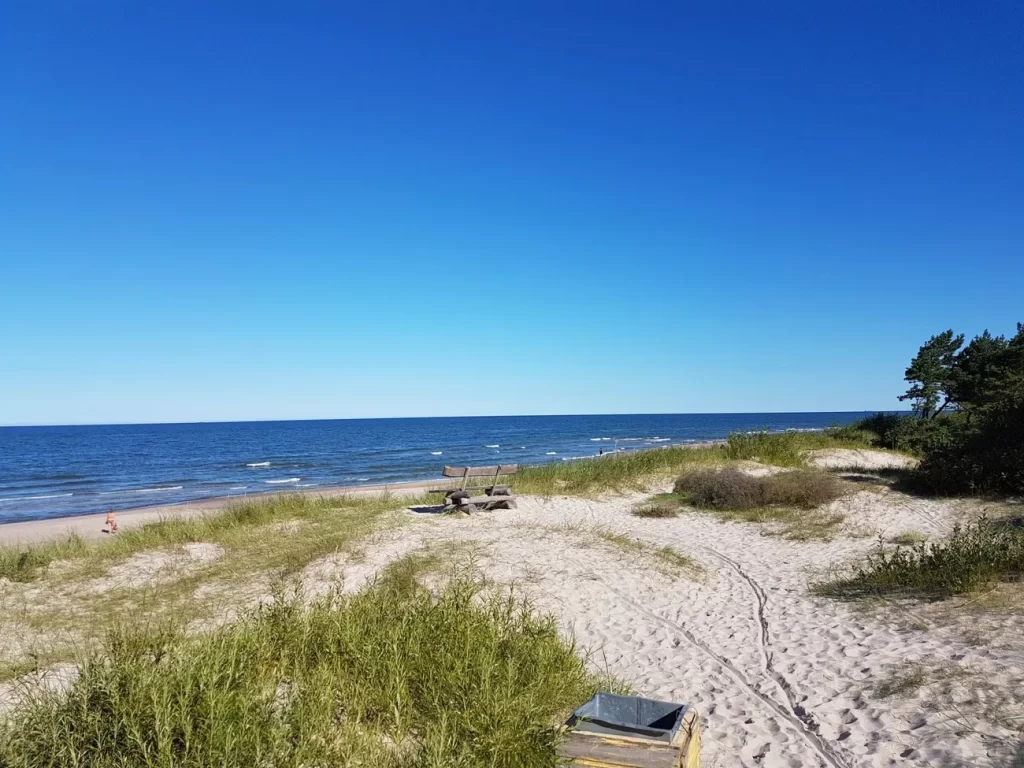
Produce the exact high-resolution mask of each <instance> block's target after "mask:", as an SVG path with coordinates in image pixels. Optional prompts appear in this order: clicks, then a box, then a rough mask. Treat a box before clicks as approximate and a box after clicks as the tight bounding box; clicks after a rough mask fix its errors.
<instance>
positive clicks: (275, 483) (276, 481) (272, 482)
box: [263, 477, 302, 485]
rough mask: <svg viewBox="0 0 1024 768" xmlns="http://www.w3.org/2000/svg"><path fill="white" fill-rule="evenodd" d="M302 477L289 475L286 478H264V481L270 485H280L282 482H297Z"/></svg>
mask: <svg viewBox="0 0 1024 768" xmlns="http://www.w3.org/2000/svg"><path fill="white" fill-rule="evenodd" d="M301 479H302V478H301V477H289V478H287V479H285V480H264V481H263V482H264V483H267V484H269V485H280V484H281V483H297V482H299V481H300V480H301Z"/></svg>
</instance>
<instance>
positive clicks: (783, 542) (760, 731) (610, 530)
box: [0, 451, 1024, 768]
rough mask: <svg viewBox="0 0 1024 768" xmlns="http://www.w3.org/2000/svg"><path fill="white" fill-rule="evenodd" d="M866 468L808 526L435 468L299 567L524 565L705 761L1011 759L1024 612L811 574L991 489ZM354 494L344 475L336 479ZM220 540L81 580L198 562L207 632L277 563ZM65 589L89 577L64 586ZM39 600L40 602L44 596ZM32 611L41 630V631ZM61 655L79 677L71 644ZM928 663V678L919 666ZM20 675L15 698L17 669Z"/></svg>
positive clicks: (876, 464) (145, 574) (525, 583)
mask: <svg viewBox="0 0 1024 768" xmlns="http://www.w3.org/2000/svg"><path fill="white" fill-rule="evenodd" d="M906 461H907V460H906V459H904V458H902V457H899V456H895V455H893V454H888V453H883V452H878V451H825V452H819V453H818V454H817V455H816V456H814V458H813V460H812V463H813V464H814V465H815V466H819V467H833V468H835V467H843V468H844V471H847V472H851V473H852V472H855V470H857V471H860V472H862V473H863V477H870V476H871V474H870V473H871V472H872V471H879V470H882V469H885V468H890V467H899V466H903V465H905V462H906ZM742 467H743V468H744V471H745V472H748V473H750V474H751V475H754V476H764V475H770V474H773V473H778V472H781V471H785V470H783V469H780V468H777V467H769V466H765V465H760V464H757V463H756V462H746V463H744V464H742ZM850 477H853V478H855V477H856V475H855V474H851V475H850ZM850 482H851V487H850V491H849V492H848V493H846V494H845V495H843V496H842V497H841V498H840V499H838V500H836V501H834V502H831V503H830V504H829V505H828V507H827V508H826V509H824V510H822V513H827V514H830V515H833V516H836V517H839V518H841V519H842V523H841V525H840V526H839V527H838V528H837V530H836V531H835V533H834V535H833V536H831V537H830V538H828V539H825V540H796V539H793V538H789V537H787V536H784V535H779V531H778V530H775V529H773V528H772V526H771V525H770V524H752V523H744V522H727V521H722V520H721V519H719V518H718V517H716V516H714V515H709V514H707V513H703V512H698V511H696V510H689V511H685V512H684V513H682V514H680V515H678V516H677V517H671V518H664V519H645V518H639V517H637V516H635V515H634V514H632V512H633V510H634V509H635V508H636V507H637V505H639V504H641V503H643V502H644V500H645V499H648V498H650V497H651V496H652V494H657V493H660V492H664V491H666V490H668V489H669V484H668V483H667V482H665V481H662V482H660V483H655V484H654V485H651V486H650V487H647V488H645V489H644V490H643V491H639V490H629V491H623V492H617V493H605V494H600V495H598V496H597V497H593V498H587V497H579V496H559V495H542V496H530V495H522V496H520V497H519V500H518V507H517V508H516V509H511V510H495V511H492V512H482V513H477V514H473V515H469V516H459V515H440V514H438V511H439V508H438V507H437V506H436V505H435V504H434V503H428V502H424V501H423V498H424V497H423V496H422V495H421V494H422V492H423V491H424V490H425V489H426V488H428V487H430V486H432V485H434V486H436V485H437V484H436V483H430V484H423V483H419V484H412V485H407V486H397V487H396V486H389V487H388V489H387V490H388V491H389V492H392V493H397V494H405V495H417V501H416V503H415V504H414V505H413V506H411V507H405V508H401V509H399V510H398V511H397V512H396V513H395V517H392V518H383V519H385V520H386V521H387V523H386V524H383V525H379V526H377V527H376V528H375V529H374V531H373V532H372V533H371V534H370V535H369V536H368V537H367V538H366V539H365V540H364V541H362V543H361V544H360V545H359V546H358V547H357V548H355V549H345V550H339V551H336V552H331V553H329V554H326V555H323V556H320V557H318V558H316V559H314V560H312V561H310V562H308V563H307V564H306V565H304V566H303V567H302V568H301V570H300V571H298V572H297V574H296V579H297V584H296V586H295V591H296V593H297V594H302V595H303V596H304V599H312V598H314V597H316V596H317V595H323V594H328V593H330V592H331V591H332V590H336V589H339V588H340V589H343V590H345V591H350V592H351V591H356V590H359V589H361V588H363V587H364V586H366V585H368V584H370V583H372V582H373V581H374V579H375V578H377V577H378V576H379V575H380V574H381V573H382V572H383V571H384V570H385V569H386V568H387V567H388V566H389V565H390V564H393V563H396V562H399V561H401V560H402V559H403V558H408V557H411V556H421V555H423V554H424V553H433V554H434V555H440V557H441V560H442V562H443V563H444V567H442V568H441V569H440V570H438V571H437V572H433V573H430V574H427V575H426V576H424V579H425V582H424V583H425V584H426V585H427V586H430V587H431V588H437V586H438V585H439V584H440V583H442V582H443V581H444V580H445V579H446V578H449V577H450V575H451V569H455V570H459V569H462V570H471V571H472V572H474V573H476V574H478V575H479V577H480V578H483V579H485V580H487V582H488V583H491V584H493V585H514V589H515V590H516V591H517V593H518V594H520V595H525V596H526V597H527V598H528V600H529V601H530V602H531V604H532V605H533V606H534V608H535V609H536V610H537V611H539V612H543V613H549V614H551V615H553V616H555V617H556V619H557V622H558V625H559V627H560V628H561V632H562V633H563V634H564V636H566V637H571V638H573V639H574V640H575V642H576V643H577V645H578V647H579V649H580V651H581V652H582V653H584V654H585V655H586V659H587V664H588V665H589V666H590V667H591V668H592V669H593V670H594V671H596V672H599V673H601V674H607V675H610V676H612V677H613V678H615V679H617V680H620V681H622V682H623V683H625V684H626V685H628V686H629V687H630V688H631V689H633V690H634V691H636V692H638V693H639V694H640V695H643V696H646V697H651V698H658V699H667V700H672V701H677V702H682V703H687V704H690V705H692V706H694V707H695V708H696V709H697V710H698V712H699V713H700V716H701V719H702V723H703V745H704V746H703V761H702V765H703V766H705V768H715V767H721V768H724V766H734V765H742V766H750V767H751V768H756V767H761V768H789V767H790V766H819V765H820V766H825V767H826V768H841V767H845V766H850V767H851V768H852V767H853V766H865V767H868V766H870V767H876V766H879V767H880V766H897V765H898V766H930V765H936V764H942V765H949V766H984V765H992V766H997V765H1009V763H1004V762H1000V761H1001V760H1003V758H1004V757H1005V754H1006V753H1005V750H1006V749H1010V747H1008V746H1007V745H1012V744H1013V743H1014V739H1015V738H1016V736H1015V733H1014V731H1013V730H1012V728H1010V727H1008V726H1007V721H1006V720H1005V719H1004V718H1005V715H1006V714H1007V713H1014V712H1019V710H1020V707H1021V706H1022V705H1024V702H1022V701H1021V695H1022V691H1024V640H1022V638H1024V615H1022V614H1021V612H1020V611H1015V610H1006V609H1005V607H1004V608H992V607H991V606H989V605H986V604H985V603H979V602H974V603H973V604H972V603H971V602H970V601H966V600H960V601H952V602H947V603H945V604H936V605H929V604H915V605H913V606H910V605H902V604H898V603H896V602H891V601H877V602H875V603H873V604H871V605H869V606H864V605H857V604H854V603H848V602H843V601H838V600H833V599H828V598H823V597H817V596H814V595H813V594H812V592H811V590H810V584H811V583H813V581H814V580H815V579H816V578H820V577H822V576H823V575H824V574H826V573H827V572H828V571H829V570H830V569H834V568H836V567H838V566H841V565H842V564H844V563H847V562H849V561H851V560H855V559H857V558H860V557H863V556H864V555H865V554H866V553H868V552H869V551H871V550H872V549H873V548H874V547H875V546H877V543H878V541H879V540H889V539H892V538H893V537H894V536H897V535H898V534H903V535H905V534H906V532H908V531H912V532H915V533H916V534H917V535H920V536H922V537H927V538H929V539H938V538H941V537H944V536H946V535H948V534H949V532H950V531H951V530H952V529H953V527H954V526H955V525H957V524H960V523H962V522H963V521H964V520H966V519H969V518H971V517H973V516H977V515H979V514H982V513H983V512H984V511H985V506H984V505H983V504H981V503H980V502H973V501H972V502H957V501H949V500H926V499H921V498H916V497H911V496H907V495H905V494H903V493H900V492H898V491H895V490H892V489H890V488H888V487H887V486H885V485H884V484H869V483H866V482H865V483H864V484H863V485H859V486H858V485H856V483H855V481H854V480H851V481H850ZM380 490H381V489H365V488H363V489H359V491H358V492H359V493H362V494H367V495H370V494H373V493H379V492H380ZM319 493H320V494H323V493H324V492H323V491H320V492H319ZM332 493H333V491H332ZM352 493H353V489H337V495H338V497H340V496H342V495H344V494H352ZM223 503H224V502H223V501H216V502H209V503H208V504H194V505H186V506H184V507H173V508H157V509H149V510H143V511H139V512H134V513H129V514H124V515H122V516H121V518H120V519H121V520H122V521H123V522H124V524H125V525H126V526H132V525H138V524H140V523H142V522H145V521H147V520H153V519H158V518H164V519H166V518H167V517H168V516H173V515H177V516H188V515H196V514H210V513H215V512H216V511H217V510H218V509H219V508H220V505H222V504H223ZM399 506H400V504H399ZM100 523H101V520H99V519H96V518H90V519H88V520H82V519H78V520H74V521H67V520H65V521H42V522H39V523H36V524H34V525H36V526H37V527H35V528H18V529H17V530H18V537H20V538H21V540H27V538H28V537H29V536H37V537H40V538H43V537H46V536H53V535H56V534H58V533H60V532H61V531H62V530H67V528H66V526H68V525H75V526H78V525H81V526H83V527H82V529H81V530H83V531H86V532H88V533H89V535H91V534H92V531H93V528H95V527H97V526H99V525H100ZM18 525H19V526H26V525H29V524H18ZM304 525H306V523H304V522H303V521H302V520H299V519H296V520H294V521H285V522H284V523H277V524H275V528H274V530H275V531H277V534H276V535H277V536H278V537H279V539H280V540H281V541H282V542H284V541H285V540H287V539H288V537H291V536H299V535H302V532H303V526H304ZM61 526H65V528H61ZM11 530H12V526H4V527H3V528H0V535H2V536H3V537H4V539H5V540H7V541H10V540H11V539H12V535H11V534H10V533H9V531H11ZM221 557H223V549H221V548H220V547H219V546H217V545H213V544H209V545H204V544H189V545H186V546H185V548H184V549H183V550H180V551H179V553H178V554H174V555H172V554H170V553H169V551H166V550H165V551H164V552H163V553H162V554H161V553H158V552H150V553H140V554H139V555H135V556H133V558H132V559H131V560H130V561H129V563H130V566H131V567H130V570H128V571H125V570H124V568H123V566H116V567H115V568H112V569H111V570H110V572H109V573H107V574H106V575H101V576H99V577H93V578H91V580H89V581H87V582H83V583H81V584H78V585H76V586H75V589H77V590H79V592H77V593H76V594H85V593H89V594H97V593H102V594H103V595H105V596H107V597H108V598H109V597H113V596H114V595H115V594H117V593H118V592H122V593H123V594H124V595H125V597H128V596H129V595H131V594H133V593H134V592H133V590H144V589H145V588H146V587H150V586H151V587H153V588H154V590H155V593H154V594H159V592H160V590H163V589H166V588H167V587H166V586H165V585H168V584H171V583H173V582H174V580H175V579H179V580H180V579H192V580H196V579H198V581H191V582H189V583H196V584H198V586H195V587H194V588H190V589H191V590H192V591H191V593H190V598H189V599H190V600H192V601H199V602H201V603H205V604H206V612H205V615H206V618H205V619H204V620H203V621H201V622H198V623H195V628H196V631H206V630H208V629H209V628H212V627H216V626H222V625H223V624H225V623H228V622H231V621H233V620H234V619H235V618H236V617H237V616H238V615H239V613H240V612H242V611H244V610H246V609H248V608H251V607H253V606H257V605H260V604H261V603H262V602H265V601H266V600H268V599H269V596H270V595H271V594H272V593H273V592H274V579H273V578H272V576H271V575H270V574H262V575H255V576H254V577H251V578H247V579H246V580H245V581H244V582H237V581H230V580H222V579H220V578H216V579H215V578H213V577H210V578H209V579H206V580H204V579H203V578H202V574H203V573H204V572H205V571H204V568H208V567H211V565H214V564H216V562H217V560H218V558H221ZM175 558H176V559H175ZM118 568H121V570H118ZM27 589H28V593H27V595H26V591H25V588H24V587H23V585H17V584H7V585H4V586H0V595H2V597H3V599H4V601H5V604H6V605H8V606H10V605H13V604H15V603H17V602H18V601H19V600H21V599H26V597H28V599H32V600H37V601H38V600H40V599H42V598H43V597H44V596H45V595H44V593H43V592H41V591H40V590H41V589H42V588H41V587H39V586H30V587H28V588H27ZM62 594H63V595H64V596H65V597H67V596H68V595H70V594H72V593H71V592H69V591H67V589H66V588H64V592H63V593H62ZM21 610H22V611H25V612H27V613H23V615H28V614H30V613H31V610H32V609H31V607H25V606H22V609H21ZM18 626H21V627H22V628H23V629H24V628H25V626H26V623H25V622H24V621H22V622H17V621H16V622H15V623H14V624H13V625H12V624H10V623H8V625H7V626H5V627H4V633H5V636H6V637H8V639H9V640H13V641H14V643H13V647H17V646H18V643H19V639H18V637H17V628H18ZM26 632H27V633H26V634H25V636H24V637H23V639H22V640H21V643H22V646H23V647H29V646H30V645H32V643H33V642H36V643H38V642H40V640H41V639H44V638H41V636H40V635H39V634H38V632H35V631H32V632H28V631H27V630H26ZM51 670H52V675H53V679H54V680H57V681H60V680H65V682H62V683H59V684H66V676H67V675H68V674H69V671H68V667H67V666H66V665H56V666H54V667H52V668H51ZM910 672H912V673H913V675H912V677H913V680H912V684H911V683H907V682H905V678H906V677H907V675H908V673H910ZM71 674H72V677H73V672H71ZM62 676H63V677H62ZM44 677H45V675H44ZM6 695H7V700H8V706H11V705H12V704H11V700H12V697H13V694H12V692H11V690H10V689H8V691H7V694H6Z"/></svg>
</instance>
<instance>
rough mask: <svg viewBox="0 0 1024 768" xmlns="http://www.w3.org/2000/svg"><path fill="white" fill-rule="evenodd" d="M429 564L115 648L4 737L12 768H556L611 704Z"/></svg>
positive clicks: (124, 635) (508, 609)
mask: <svg viewBox="0 0 1024 768" xmlns="http://www.w3.org/2000/svg"><path fill="white" fill-rule="evenodd" d="M422 567H424V562H423V561H408V562H406V563H404V564H393V565H392V566H391V568H389V569H388V570H387V571H386V572H385V573H384V574H383V575H382V577H381V578H380V579H379V580H378V581H377V583H376V584H374V585H373V586H371V587H369V588H367V589H365V590H363V591H361V592H359V593H357V594H355V595H340V594H334V595H330V596H328V597H324V598H319V599H316V600H314V601H312V602H311V603H309V604H303V603H302V602H301V601H299V600H286V599H284V598H278V599H277V600H276V601H275V602H274V603H273V604H270V605H267V606H264V607H262V608H260V609H258V610H256V611H253V612H252V613H250V614H248V615H246V616H245V617H243V618H242V619H240V620H239V621H237V622H236V623H234V624H231V625H229V626H225V627H222V628H221V629H218V630H216V631H213V632H209V633H205V634H189V633H187V632H186V631H185V629H184V627H183V626H182V625H181V624H180V623H168V624H166V625H164V626H154V627H150V628H143V629H140V628H138V627H134V626H131V627H124V626H122V627H119V628H117V629H115V630H112V631H111V632H110V633H109V634H108V636H107V638H106V641H105V643H104V645H103V647H102V649H100V650H98V651H96V652H95V653H93V654H91V655H90V656H88V657H87V658H84V659H82V660H81V661H80V665H79V666H80V674H79V676H78V677H77V679H76V680H75V681H74V682H73V684H71V685H70V687H69V688H67V690H62V691H59V692H55V693H49V694H48V693H45V692H38V693H37V694H36V695H34V696H31V697H29V698H28V699H26V701H25V702H24V703H23V704H22V705H21V706H19V708H18V709H17V710H16V711H14V712H13V713H12V715H11V718H10V719H9V720H8V721H7V722H6V723H5V724H4V725H3V726H0V765H4V766H9V767H10V768H28V767H29V766H32V767H34V766H39V765H47V766H52V767H53V768H61V767H63V766H68V767H69V768H70V766H76V767H77V766H82V765H90V766H96V768H103V767H106V766H126V765H131V766H140V767H144V766H153V767H154V768H155V767H156V766H168V765H174V766H182V767H186V766H195V767H196V768H198V767H199V766H210V765H218V766H244V768H251V767H252V766H261V765H275V766H296V768H297V767H298V766H313V765H363V766H382V767H384V768H386V767H387V766H398V765H417V766H438V767H440V766H466V767H467V768H468V767H469V766H478V765H489V766H534V765H536V766H541V765H551V764H552V763H553V760H554V749H555V743H556V738H557V735H556V729H555V726H556V724H557V723H558V722H559V721H560V720H561V719H562V718H563V717H565V716H566V715H567V714H568V712H569V711H570V710H571V709H572V707H574V706H577V705H578V704H579V703H580V702H581V701H585V700H586V699H587V698H588V697H589V696H590V695H592V694H593V692H594V691H595V690H596V688H597V687H598V684H599V681H598V679H597V678H596V677H594V676H593V675H592V674H590V673H589V672H588V671H587V669H586V665H585V663H584V660H583V659H581V658H580V656H579V655H578V654H577V652H576V649H575V648H574V647H573V645H572V644H571V642H568V641H566V640H564V639H563V638H562V637H561V636H560V635H559V633H558V631H557V626H556V624H555V622H554V621H553V620H552V619H551V618H549V617H544V616H538V615H536V614H535V613H534V612H533V611H532V610H531V606H530V604H529V603H528V602H527V601H525V600H524V599H522V598H520V597H519V596H517V594H516V593H515V592H514V591H505V592H500V593H499V592H490V593H486V592H481V588H480V585H479V584H478V583H476V582H474V581H473V580H472V579H471V578H468V577H466V576H461V577H457V578H454V579H453V580H452V581H450V582H449V583H448V585H447V586H446V587H445V588H444V590H443V591H442V592H441V593H440V595H438V596H436V597H435V596H433V595H431V594H430V593H429V592H427V591H426V590H425V589H423V588H421V587H419V586H418V585H417V583H416V580H415V578H414V575H415V573H416V572H417V571H418V570H419V569H421V568H422Z"/></svg>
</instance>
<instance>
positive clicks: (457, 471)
mask: <svg viewBox="0 0 1024 768" xmlns="http://www.w3.org/2000/svg"><path fill="white" fill-rule="evenodd" d="M518 471H519V465H518V464H498V465H496V466H490V467H445V468H444V470H443V471H442V474H443V475H444V476H445V477H484V476H486V475H514V474H515V473H516V472H518Z"/></svg>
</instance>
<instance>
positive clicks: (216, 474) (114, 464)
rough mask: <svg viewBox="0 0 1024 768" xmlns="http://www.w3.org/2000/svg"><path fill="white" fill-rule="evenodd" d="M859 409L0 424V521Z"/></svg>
mask: <svg viewBox="0 0 1024 768" xmlns="http://www.w3.org/2000/svg"><path fill="white" fill-rule="evenodd" d="M867 415H870V414H869V413H866V412H840V413H718V414H712V413H706V414H648V415H621V416H607V415H605V416H487V417H482V416H481V417H452V418H408V419H337V420H323V421H252V422H224V423H200V424H123V425H97V426H66V427H60V426H46V427H0V522H11V521H17V520H37V519H45V518H54V517H67V516H71V515H84V514H90V513H96V512H103V511H106V510H108V509H114V510H120V509H131V508H138V507H147V506H158V505H165V504H176V503H182V502H187V501H194V500H197V499H206V498H213V497H228V496H230V497H235V496H237V497H242V496H251V495H255V494H261V493H267V492H272V491H283V490H289V489H295V490H303V491H308V490H310V489H314V490H315V489H316V488H326V487H330V486H338V485H353V486H358V485H371V484H377V483H394V482H399V481H403V480H427V479H433V478H438V477H439V476H440V473H441V469H442V467H443V466H444V465H445V464H449V465H455V466H465V465H467V464H468V465H479V464H497V463H505V464H512V463H516V464H545V463H550V462H565V461H585V460H588V459H592V458H593V457H595V456H597V455H599V454H601V453H605V454H607V453H611V452H616V451H619V452H621V451H632V450H639V449H648V448H658V447H661V446H669V445H682V444H690V443H696V442H703V441H707V440H716V439H721V438H725V437H727V436H728V435H729V434H730V433H731V432H747V431H752V430H769V431H785V430H819V429H824V428H826V427H829V426H832V425H841V424H849V423H852V422H854V421H856V420H858V419H860V418H862V417H864V416H867Z"/></svg>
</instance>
